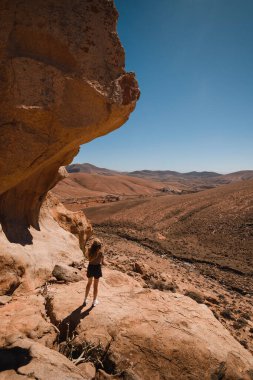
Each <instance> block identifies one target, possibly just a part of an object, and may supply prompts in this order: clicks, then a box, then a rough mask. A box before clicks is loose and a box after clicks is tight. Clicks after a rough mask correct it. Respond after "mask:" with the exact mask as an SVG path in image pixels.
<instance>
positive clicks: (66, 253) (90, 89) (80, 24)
mask: <svg viewBox="0 0 253 380" xmlns="http://www.w3.org/2000/svg"><path fill="white" fill-rule="evenodd" d="M117 16H118V15H117V11H116V10H115V7H114V4H113V1H112V0H103V1H101V0H95V1H92V2H91V1H89V0H74V1H72V0H62V1H58V0H39V1H36V2H34V1H32V0H28V1H27V0H21V1H20V0H13V1H11V2H10V1H5V0H4V1H2V2H1V4H0V20H1V22H0V40H1V43H0V92H1V98H0V264H1V266H0V268H1V269H0V295H1V294H7V295H10V294H12V293H13V292H14V291H15V289H17V288H20V285H22V287H21V288H22V289H26V290H27V289H29V288H30V289H31V288H34V287H36V286H39V285H41V283H43V281H45V280H46V279H47V278H49V277H50V276H51V272H52V270H53V268H54V265H55V264H56V263H57V262H61V263H63V264H71V263H73V262H74V261H77V262H79V261H80V260H82V257H83V255H82V252H81V250H80V248H81V249H82V250H84V246H85V243H86V241H87V239H88V238H89V236H90V235H91V232H92V229H91V226H90V224H89V222H88V221H87V220H86V218H85V216H84V215H83V213H81V212H77V213H71V212H69V211H67V210H66V209H65V208H64V207H63V206H62V205H61V204H60V203H59V202H58V201H57V200H56V199H55V198H53V197H52V196H48V197H47V198H46V195H47V192H48V190H49V189H51V188H52V187H53V186H54V185H55V184H56V183H57V181H59V179H61V178H64V177H65V176H66V171H65V170H64V169H62V168H61V169H60V171H58V169H59V167H61V166H62V165H66V164H68V163H70V162H71V160H72V159H73V157H74V156H75V155H76V154H77V152H78V149H79V146H80V144H83V143H86V142H88V141H90V140H92V139H94V138H96V137H98V136H101V135H104V134H106V133H108V132H110V131H112V130H114V129H115V128H118V127H119V126H121V125H122V124H123V123H124V122H125V121H126V120H127V119H128V117H129V114H130V113H131V112H132V111H133V109H134V107H135V103H136V101H137V99H138V97H139V89H138V86H137V82H136V80H135V78H134V74H133V73H126V72H125V70H124V50H123V48H122V46H121V44H120V41H119V39H118V36H117V33H116V22H117ZM43 202H44V205H43V207H41V206H42V204H43Z"/></svg>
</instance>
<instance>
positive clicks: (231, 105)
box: [74, 0, 253, 173]
mask: <svg viewBox="0 0 253 380" xmlns="http://www.w3.org/2000/svg"><path fill="white" fill-rule="evenodd" d="M115 2H116V6H117V9H118V11H119V15H120V17H119V21H118V33H119V36H120V39H121V41H122V44H123V46H124V48H125V51H126V69H127V71H135V72H136V76H137V79H138V82H139V85H140V89H141V98H140V100H139V102H138V104H137V107H136V109H135V111H134V113H133V114H132V115H131V116H130V119H129V121H128V122H127V123H126V124H125V125H124V126H123V127H121V128H120V129H118V130H117V131H115V132H113V133H111V134H109V135H107V136H105V137H101V138H98V139H96V140H94V141H93V142H91V143H89V144H87V145H84V146H82V148H81V150H80V153H79V155H78V156H77V157H76V158H75V160H74V162H79V163H82V162H90V163H92V164H94V165H97V166H103V167H107V168H111V169H116V170H136V169H154V170H155V169H162V170H164V169H170V170H178V171H183V172H185V171H191V170H199V171H201V170H214V171H218V172H222V173H225V172H232V171H237V170H241V169H253V0H116V1H115Z"/></svg>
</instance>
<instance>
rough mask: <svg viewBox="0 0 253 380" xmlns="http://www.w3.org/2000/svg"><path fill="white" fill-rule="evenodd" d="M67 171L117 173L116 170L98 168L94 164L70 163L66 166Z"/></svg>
mask: <svg viewBox="0 0 253 380" xmlns="http://www.w3.org/2000/svg"><path fill="white" fill-rule="evenodd" d="M66 170H67V171H68V173H89V174H102V175H115V174H119V172H117V171H116V170H110V169H106V168H99V167H97V166H95V165H92V164H88V163H84V164H71V165H68V166H66Z"/></svg>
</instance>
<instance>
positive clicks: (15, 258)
mask: <svg viewBox="0 0 253 380" xmlns="http://www.w3.org/2000/svg"><path fill="white" fill-rule="evenodd" d="M28 233H29V238H30V244H24V245H20V244H11V243H10V242H9V241H8V239H7V237H6V236H5V234H4V233H1V232H0V263H1V266H0V295H11V294H12V293H13V292H14V291H15V293H17V292H19V293H20V294H21V293H23V292H24V291H31V290H33V289H35V288H36V287H38V286H41V285H42V284H43V283H44V282H45V281H47V280H48V279H49V278H50V277H51V276H52V271H53V269H54V266H55V265H56V264H57V263H61V264H63V265H64V264H67V265H72V264H74V263H80V262H81V261H82V260H83V252H82V250H81V249H80V247H81V248H83V247H84V246H85V243H86V241H87V239H88V238H89V237H90V235H91V233H92V229H91V225H90V223H89V222H88V221H87V219H86V218H85V216H84V214H83V213H82V212H71V211H69V210H66V209H65V208H64V206H63V205H62V204H61V203H59V201H58V200H57V199H56V198H55V197H52V196H51V195H50V194H49V195H48V197H47V199H46V201H45V202H44V204H43V206H42V209H41V213H40V230H39V231H37V230H36V229H35V228H32V227H31V228H30V229H29V231H28Z"/></svg>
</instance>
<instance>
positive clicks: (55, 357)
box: [0, 339, 90, 380]
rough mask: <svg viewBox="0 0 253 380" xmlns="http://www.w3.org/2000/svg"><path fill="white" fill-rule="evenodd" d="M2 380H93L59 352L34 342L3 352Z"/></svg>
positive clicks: (20, 343)
mask: <svg viewBox="0 0 253 380" xmlns="http://www.w3.org/2000/svg"><path fill="white" fill-rule="evenodd" d="M0 366H1V371H3V372H0V380H29V379H33V380H90V377H88V376H87V375H86V374H85V373H84V374H83V373H81V371H80V370H79V369H78V368H77V367H76V366H75V365H74V364H73V363H71V362H70V361H69V360H68V359H67V358H65V357H64V356H63V355H61V354H59V352H57V351H54V350H50V349H49V348H47V347H45V346H43V345H42V344H40V343H36V342H34V341H33V340H31V339H19V340H17V341H16V342H15V344H14V345H10V346H9V347H8V348H6V349H4V350H1V361H0Z"/></svg>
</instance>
